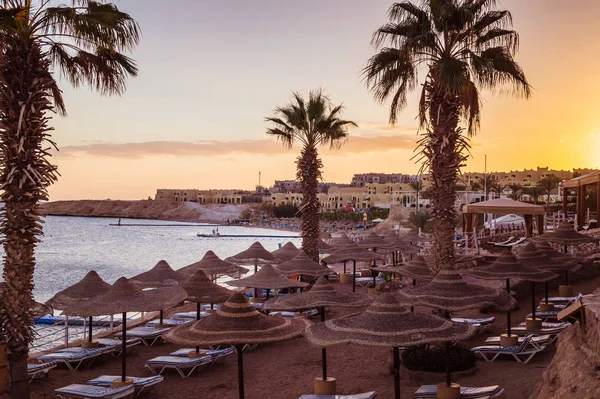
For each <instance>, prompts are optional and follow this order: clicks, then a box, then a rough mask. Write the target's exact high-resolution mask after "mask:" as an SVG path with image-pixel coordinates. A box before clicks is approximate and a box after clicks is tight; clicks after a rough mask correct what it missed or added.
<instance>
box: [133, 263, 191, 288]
mask: <svg viewBox="0 0 600 399" xmlns="http://www.w3.org/2000/svg"><path fill="white" fill-rule="evenodd" d="M129 281H131V282H132V283H133V284H135V285H137V286H138V287H140V288H158V287H166V286H169V285H177V284H181V283H183V282H184V281H185V276H183V275H182V274H181V273H179V272H177V271H175V270H173V268H172V267H171V266H170V265H169V264H168V263H167V261H166V260H159V261H158V263H157V264H156V265H154V267H153V268H152V269H150V270H148V271H147V272H144V273H140V274H138V275H135V276H133V277H131V278H130V279H129Z"/></svg>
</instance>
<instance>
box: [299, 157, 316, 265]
mask: <svg viewBox="0 0 600 399" xmlns="http://www.w3.org/2000/svg"><path fill="white" fill-rule="evenodd" d="M321 166H322V163H321V160H320V159H319V154H318V153H317V149H316V148H315V147H311V146H305V147H304V148H303V149H302V152H301V153H300V156H299V157H298V161H297V167H298V170H297V172H296V178H297V179H298V181H299V182H300V185H301V187H302V196H303V199H302V206H301V207H300V209H301V211H302V233H301V236H302V249H303V250H304V252H305V253H306V255H308V257H309V258H311V259H313V260H314V261H316V262H318V261H319V249H318V243H319V234H320V228H319V207H320V206H319V197H318V193H317V191H318V186H319V178H320V177H321Z"/></svg>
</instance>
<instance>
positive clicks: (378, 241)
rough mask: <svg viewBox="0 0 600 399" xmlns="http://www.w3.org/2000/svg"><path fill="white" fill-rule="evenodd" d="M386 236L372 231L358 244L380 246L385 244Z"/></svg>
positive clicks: (367, 246)
mask: <svg viewBox="0 0 600 399" xmlns="http://www.w3.org/2000/svg"><path fill="white" fill-rule="evenodd" d="M383 243H384V238H383V236H380V235H379V234H377V233H375V232H371V233H369V234H368V235H366V236H365V238H364V239H363V240H361V241H359V242H358V243H357V244H358V246H360V247H363V248H378V247H380V246H383Z"/></svg>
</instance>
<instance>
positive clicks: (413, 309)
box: [410, 278, 417, 312]
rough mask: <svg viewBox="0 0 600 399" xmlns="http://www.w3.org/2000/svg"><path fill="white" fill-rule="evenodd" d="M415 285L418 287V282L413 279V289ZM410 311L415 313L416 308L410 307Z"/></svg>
mask: <svg viewBox="0 0 600 399" xmlns="http://www.w3.org/2000/svg"><path fill="white" fill-rule="evenodd" d="M415 285H417V280H415V279H414V278H413V287H414V286H415ZM410 311H411V312H414V311H415V307H414V306H411V307H410Z"/></svg>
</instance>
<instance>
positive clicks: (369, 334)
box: [305, 293, 475, 399]
mask: <svg viewBox="0 0 600 399" xmlns="http://www.w3.org/2000/svg"><path fill="white" fill-rule="evenodd" d="M473 334H475V329H474V328H473V327H471V326H468V325H465V324H456V323H453V322H452V321H450V320H447V319H443V318H441V317H438V316H434V315H429V314H423V313H411V312H409V311H408V310H407V309H406V308H404V307H403V306H401V304H400V303H399V302H398V300H397V299H396V298H395V297H394V296H393V295H392V294H390V293H385V294H382V295H379V296H378V297H377V299H376V300H375V302H373V304H371V305H370V306H369V307H368V308H367V310H365V312H364V313H361V314H358V315H352V316H347V317H342V318H339V319H334V320H328V321H326V322H324V323H319V324H314V325H312V326H310V327H308V328H307V329H306V332H305V338H306V339H307V340H308V341H309V342H310V343H312V344H314V345H317V346H329V345H335V344H349V343H353V344H357V345H367V346H383V347H392V348H393V353H394V386H395V395H394V397H395V398H396V399H399V398H400V357H399V347H403V346H414V345H421V344H431V343H441V342H447V341H458V340H463V339H468V338H470V337H471V336H473ZM448 357H449V352H447V356H446V363H447V367H446V368H447V377H446V379H447V381H446V383H447V384H448V385H450V384H451V381H450V377H451V375H450V368H449V361H448Z"/></svg>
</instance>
